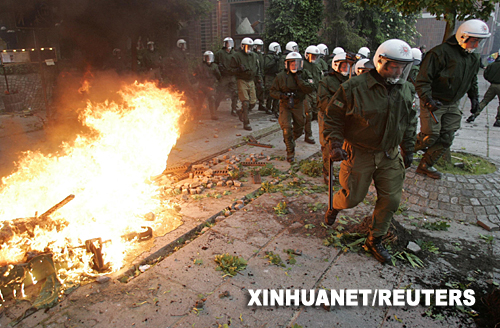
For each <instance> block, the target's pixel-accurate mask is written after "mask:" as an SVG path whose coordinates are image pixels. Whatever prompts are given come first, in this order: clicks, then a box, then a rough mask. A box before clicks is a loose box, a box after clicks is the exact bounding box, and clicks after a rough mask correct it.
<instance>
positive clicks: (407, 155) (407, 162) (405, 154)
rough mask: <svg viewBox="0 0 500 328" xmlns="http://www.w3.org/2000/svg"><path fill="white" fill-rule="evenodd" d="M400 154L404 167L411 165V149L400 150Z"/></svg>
mask: <svg viewBox="0 0 500 328" xmlns="http://www.w3.org/2000/svg"><path fill="white" fill-rule="evenodd" d="M401 156H403V162H404V164H405V169H407V168H409V167H410V166H411V163H413V152H411V151H408V152H406V151H403V150H401Z"/></svg>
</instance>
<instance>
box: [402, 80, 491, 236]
mask: <svg viewBox="0 0 500 328" xmlns="http://www.w3.org/2000/svg"><path fill="white" fill-rule="evenodd" d="M478 79H479V93H480V99H482V95H484V92H486V90H487V88H488V87H489V83H488V82H487V81H485V80H484V78H483V76H482V75H481V74H480V75H479V76H478ZM461 104H462V106H461V107H462V110H463V113H464V114H463V117H464V121H463V122H462V128H461V129H460V130H459V131H458V132H457V135H456V137H455V141H454V143H453V146H452V151H461V152H467V153H471V154H474V155H478V156H481V157H483V158H486V159H488V160H489V161H491V162H492V163H493V164H495V165H496V166H497V168H498V166H499V163H500V161H499V160H500V138H499V137H500V128H496V127H493V123H494V122H495V116H496V108H497V106H498V104H497V99H494V100H493V101H492V102H490V103H489V104H488V106H487V107H486V108H485V109H484V110H483V112H482V113H481V115H480V116H479V117H478V118H477V119H476V121H475V122H474V123H473V124H469V123H466V122H465V119H466V118H467V117H469V115H470V112H469V111H470V102H469V99H468V98H467V97H464V99H462V103H461ZM415 169H416V165H415V164H414V165H413V167H412V168H411V169H409V170H408V171H407V172H406V180H405V184H404V193H403V200H406V205H407V206H408V209H410V210H412V211H415V212H419V213H422V214H424V215H431V216H437V217H446V218H448V219H453V220H457V221H465V222H469V223H476V222H478V223H479V222H481V223H483V224H485V225H487V226H489V227H490V228H491V229H493V230H498V229H500V215H499V214H500V172H498V171H496V172H494V173H491V174H486V175H454V174H444V175H443V178H442V180H434V179H431V178H428V177H425V176H422V175H420V174H416V173H415Z"/></svg>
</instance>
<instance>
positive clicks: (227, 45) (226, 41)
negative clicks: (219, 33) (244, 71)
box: [224, 37, 234, 50]
mask: <svg viewBox="0 0 500 328" xmlns="http://www.w3.org/2000/svg"><path fill="white" fill-rule="evenodd" d="M224 47H225V48H226V49H228V50H231V49H233V48H234V40H233V38H230V37H227V38H225V39H224Z"/></svg>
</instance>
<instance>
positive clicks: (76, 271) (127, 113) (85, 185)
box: [0, 82, 183, 297]
mask: <svg viewBox="0 0 500 328" xmlns="http://www.w3.org/2000/svg"><path fill="white" fill-rule="evenodd" d="M119 95H120V97H121V98H122V101H121V102H120V103H119V104H118V103H114V102H108V101H106V102H104V103H91V102H89V103H88V104H87V107H86V108H85V109H83V110H82V112H81V115H80V119H81V121H82V124H84V125H85V126H86V127H88V128H89V130H91V131H92V132H91V133H90V134H88V135H78V136H77V138H76V139H75V140H74V142H72V143H64V144H62V145H61V146H60V150H59V151H58V152H57V153H53V154H49V155H45V154H42V153H41V152H35V151H33V152H31V151H30V152H27V153H25V154H24V157H22V158H21V159H20V160H19V162H18V163H17V171H16V172H15V173H13V174H12V175H10V176H8V177H5V178H3V179H2V184H1V185H0V222H1V225H0V264H1V265H3V267H2V268H0V272H2V273H3V274H2V277H1V280H0V284H1V285H0V290H1V291H2V294H3V295H8V294H9V293H11V294H12V295H13V296H14V297H19V295H22V294H23V292H21V291H22V290H23V286H25V285H27V284H28V280H31V281H32V282H33V284H36V282H35V281H40V280H41V279H44V278H46V277H44V278H40V277H41V276H38V277H37V275H33V267H34V266H35V264H34V263H35V262H33V261H34V259H35V258H37V257H40V256H42V257H43V258H44V260H43V261H42V262H47V261H48V258H50V261H52V265H49V266H52V268H53V269H52V270H53V271H54V274H55V280H56V281H57V283H61V284H78V283H79V282H81V281H82V279H85V278H88V277H95V276H98V275H99V274H102V273H104V272H112V271H116V270H118V269H119V268H120V267H121V266H122V264H123V261H124V258H125V256H126V254H127V252H128V250H129V249H130V248H131V243H133V242H135V241H143V240H148V239H150V238H152V237H153V231H156V230H157V229H158V230H161V231H163V232H166V231H164V230H166V229H167V227H168V228H171V229H175V228H176V227H177V226H178V225H179V224H180V221H179V220H177V218H173V217H172V216H171V215H170V212H169V211H167V210H165V209H168V208H170V207H171V204H170V203H169V202H168V201H166V200H165V199H162V198H161V197H160V196H161V195H160V190H159V189H158V186H157V185H155V184H154V183H152V182H153V181H152V180H151V178H150V177H151V176H154V174H157V173H158V172H161V171H162V170H163V168H164V165H165V161H166V159H167V157H168V154H169V153H170V151H171V150H172V147H173V146H174V145H175V143H176V141H177V138H178V137H179V122H178V121H179V118H180V117H181V115H182V108H183V106H182V105H183V103H182V101H181V100H180V95H179V94H177V93H174V92H171V91H169V90H167V89H159V88H158V87H156V85H154V84H153V83H146V84H139V83H137V82H136V83H134V84H132V85H128V86H125V87H124V88H123V89H122V90H121V91H120V92H119ZM61 194H70V196H68V197H67V198H65V199H64V200H63V201H61V202H59V203H57V201H58V200H56V199H57V197H58V196H57V195H61ZM75 196H76V197H75ZM70 201H71V202H70ZM54 203H57V204H56V205H55V206H53V204H54ZM65 205H66V206H65ZM51 206H52V207H51ZM40 208H50V209H49V210H48V211H47V212H45V213H43V214H42V215H40V216H38V215H36V214H35V216H34V217H33V216H32V213H36V211H37V210H38V209H40ZM145 213H148V214H146V215H145ZM30 214H31V215H30ZM16 217H17V218H19V219H13V218H16ZM174 221H175V222H174ZM50 261H49V262H50ZM37 263H38V262H37ZM54 263H55V264H54Z"/></svg>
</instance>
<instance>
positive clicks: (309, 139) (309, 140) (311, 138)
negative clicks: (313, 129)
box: [304, 136, 316, 145]
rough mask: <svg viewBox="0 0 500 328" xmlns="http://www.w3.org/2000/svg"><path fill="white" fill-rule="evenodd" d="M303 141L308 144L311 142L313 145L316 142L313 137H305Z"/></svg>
mask: <svg viewBox="0 0 500 328" xmlns="http://www.w3.org/2000/svg"><path fill="white" fill-rule="evenodd" d="M304 141H305V142H307V143H308V144H311V145H314V144H315V143H316V141H315V140H314V138H313V137H307V136H306V138H305V139H304Z"/></svg>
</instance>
